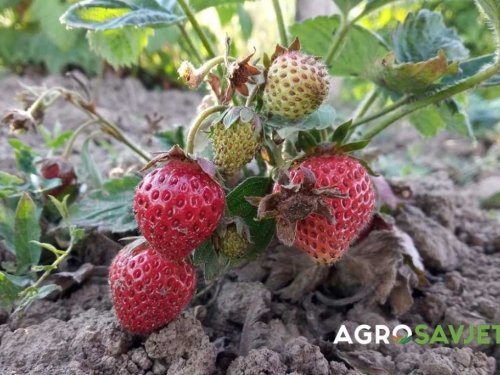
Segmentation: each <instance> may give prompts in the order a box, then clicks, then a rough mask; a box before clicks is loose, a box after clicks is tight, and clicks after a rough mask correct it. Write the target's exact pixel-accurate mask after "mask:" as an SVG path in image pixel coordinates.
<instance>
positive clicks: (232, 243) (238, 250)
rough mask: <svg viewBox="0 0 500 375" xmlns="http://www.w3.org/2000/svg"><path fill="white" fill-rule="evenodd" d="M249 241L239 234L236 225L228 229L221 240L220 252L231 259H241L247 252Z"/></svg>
mask: <svg viewBox="0 0 500 375" xmlns="http://www.w3.org/2000/svg"><path fill="white" fill-rule="evenodd" d="M247 246H248V241H247V240H246V238H245V236H244V235H243V234H242V233H238V229H237V228H236V225H230V226H228V227H227V230H226V234H225V235H224V237H222V238H221V239H220V243H219V250H220V252H221V253H222V254H224V255H225V256H226V257H228V258H229V259H239V258H241V256H242V255H243V253H244V252H245V250H246V248H247Z"/></svg>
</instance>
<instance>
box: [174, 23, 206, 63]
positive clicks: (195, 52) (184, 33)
mask: <svg viewBox="0 0 500 375" xmlns="http://www.w3.org/2000/svg"><path fill="white" fill-rule="evenodd" d="M177 27H178V28H179V30H180V32H181V34H182V36H183V38H184V40H185V41H186V43H187V45H188V47H189V49H190V50H191V53H192V54H193V56H194V57H196V60H198V63H200V64H203V57H202V56H201V54H200V52H199V51H198V50H197V49H196V47H195V46H194V43H193V41H192V39H191V37H190V36H189V34H188V33H187V31H186V28H185V27H184V25H183V24H180V23H178V24H177Z"/></svg>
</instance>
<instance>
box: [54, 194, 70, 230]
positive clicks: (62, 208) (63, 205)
mask: <svg viewBox="0 0 500 375" xmlns="http://www.w3.org/2000/svg"><path fill="white" fill-rule="evenodd" d="M69 197H70V196H69V195H66V196H65V197H64V199H63V200H62V201H59V200H58V199H57V198H55V197H53V196H52V195H49V198H50V200H51V202H52V204H53V205H54V206H55V207H56V209H57V211H58V212H59V214H60V215H61V217H62V219H63V220H64V222H65V223H66V226H68V227H69V226H70V225H71V222H70V220H69V211H68V199H69Z"/></svg>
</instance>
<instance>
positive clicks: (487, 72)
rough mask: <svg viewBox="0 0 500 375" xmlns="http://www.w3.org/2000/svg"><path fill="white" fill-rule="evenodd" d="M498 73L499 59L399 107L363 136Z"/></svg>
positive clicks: (374, 133) (377, 131)
mask: <svg viewBox="0 0 500 375" xmlns="http://www.w3.org/2000/svg"><path fill="white" fill-rule="evenodd" d="M498 73H500V62H498V61H497V62H496V63H495V64H493V65H490V66H489V67H487V68H485V69H484V70H482V71H480V72H479V73H477V74H475V75H473V76H472V77H469V78H467V79H465V80H463V81H461V82H459V83H458V84H456V85H455V86H451V87H448V88H447V89H445V90H442V91H439V92H437V93H435V94H434V95H431V96H428V97H425V98H422V99H420V100H418V101H416V102H413V103H411V104H409V105H407V106H405V107H402V108H399V109H398V110H397V111H395V112H393V113H391V114H390V115H389V116H388V117H387V118H386V119H385V120H382V121H381V122H380V123H378V124H376V125H375V126H374V127H373V128H370V129H368V131H367V132H366V133H365V134H364V135H363V138H364V139H370V138H373V137H374V136H376V135H377V134H379V133H380V132H381V131H382V130H384V129H385V128H387V127H388V126H389V125H391V124H392V123H394V122H396V121H397V120H399V119H401V118H403V117H405V116H406V115H408V114H410V113H413V112H415V111H417V110H419V109H421V108H424V107H426V106H428V105H431V104H434V103H437V102H439V101H441V100H444V99H447V98H449V97H451V96H453V95H456V94H458V93H460V92H462V91H465V90H468V89H470V88H473V87H474V86H477V85H479V84H480V83H481V82H483V81H486V80H487V79H489V78H491V77H493V76H494V75H496V74H498Z"/></svg>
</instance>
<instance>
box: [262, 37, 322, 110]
mask: <svg viewBox="0 0 500 375" xmlns="http://www.w3.org/2000/svg"><path fill="white" fill-rule="evenodd" d="M294 44H295V45H294V46H293V45H292V46H291V47H290V48H289V49H284V48H283V47H277V50H276V52H275V54H274V55H273V58H272V64H271V66H270V67H269V69H268V74H267V80H266V86H265V88H264V95H263V99H264V106H265V107H266V109H267V110H268V111H269V112H270V113H271V114H273V115H279V116H282V117H284V118H287V119H299V118H301V117H305V116H308V115H310V114H311V113H313V112H314V111H316V110H317V109H318V108H319V106H320V105H321V104H322V103H323V101H324V100H325V99H326V97H327V95H328V90H329V76H328V70H327V68H326V66H325V65H324V64H323V63H321V62H320V61H319V58H318V57H315V56H310V55H306V54H305V53H301V52H299V51H298V48H300V44H299V43H298V42H294Z"/></svg>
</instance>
